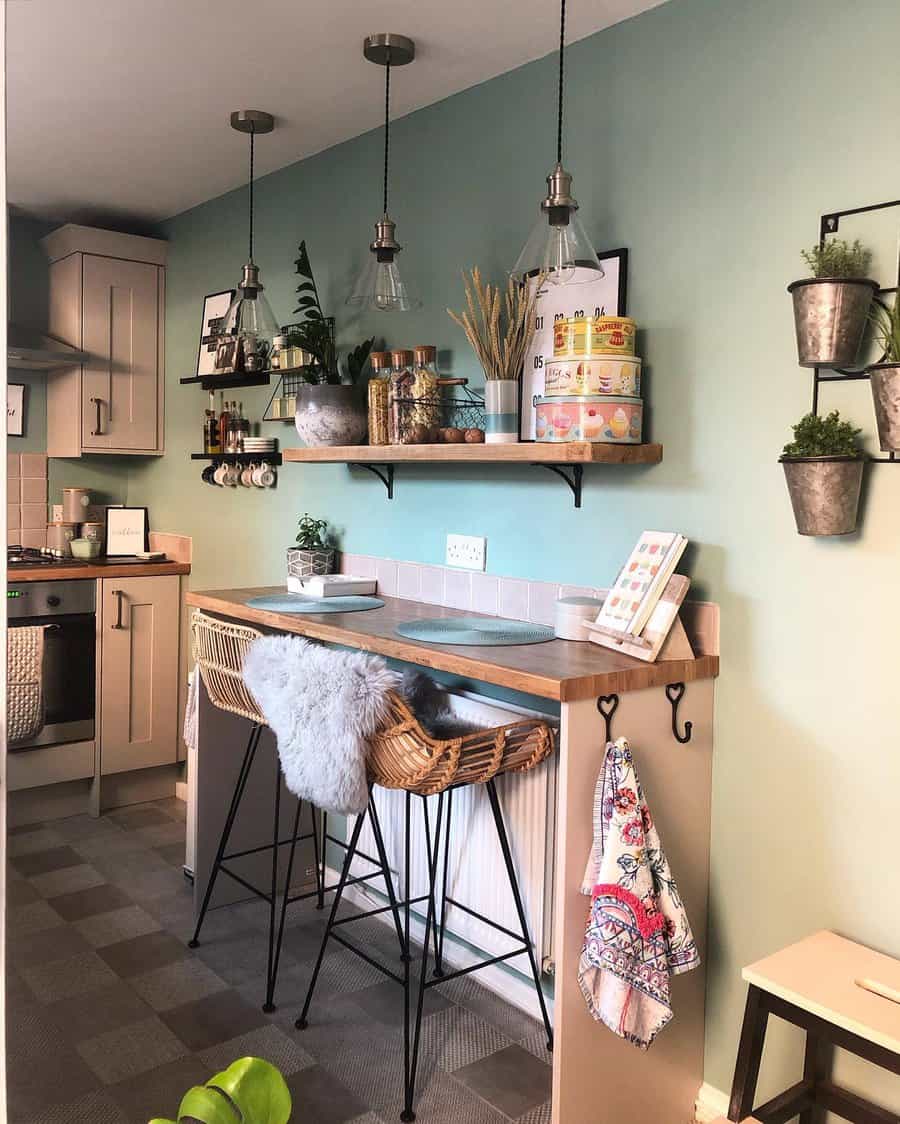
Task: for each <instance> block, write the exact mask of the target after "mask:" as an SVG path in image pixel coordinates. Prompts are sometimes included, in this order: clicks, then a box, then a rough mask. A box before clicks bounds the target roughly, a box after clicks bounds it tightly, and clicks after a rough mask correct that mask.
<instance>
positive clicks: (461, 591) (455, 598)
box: [444, 568, 472, 609]
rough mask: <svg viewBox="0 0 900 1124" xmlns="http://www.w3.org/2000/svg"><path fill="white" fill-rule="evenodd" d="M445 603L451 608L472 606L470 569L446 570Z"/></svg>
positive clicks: (468, 607) (469, 607)
mask: <svg viewBox="0 0 900 1124" xmlns="http://www.w3.org/2000/svg"><path fill="white" fill-rule="evenodd" d="M444 604H445V605H448V606H449V607H450V608H451V609H471V608H472V575H471V573H470V572H469V571H468V570H452V569H449V568H447V569H445V570H444Z"/></svg>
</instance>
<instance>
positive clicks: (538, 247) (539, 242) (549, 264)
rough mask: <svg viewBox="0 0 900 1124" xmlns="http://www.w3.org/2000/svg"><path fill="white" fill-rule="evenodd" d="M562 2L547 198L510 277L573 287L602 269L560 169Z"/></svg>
mask: <svg viewBox="0 0 900 1124" xmlns="http://www.w3.org/2000/svg"><path fill="white" fill-rule="evenodd" d="M565 53H566V0H560V19H559V78H558V82H557V113H556V167H555V168H554V169H553V171H552V172H551V173H550V175H549V176H547V195H546V196H545V198H544V199H543V200H542V201H541V218H539V219H538V222H537V223H536V225H535V227H534V228H533V230H532V232H531V234H530V236H529V238H528V241H527V242H526V243H525V246H524V248H523V249H522V252H521V254H519V258H518V261H517V262H516V264H515V266H514V267H513V269H512V276H513V277H514V278H515V279H516V280H518V281H523V280H525V279H526V278H527V277H529V276H537V275H538V274H541V273H544V274H546V276H547V280H548V281H550V282H552V283H554V284H558V285H560V284H573V283H574V284H577V283H579V282H585V281H592V280H595V279H596V276H597V272H599V273H600V274H601V275H602V274H603V267H602V266H601V264H600V260H599V259H598V257H597V253H596V251H595V250H594V247H593V245H592V244H591V241H590V239H589V238H588V235H587V231H586V230H585V229H584V226H583V224H582V222H581V220H580V219H579V218H578V216H577V215H576V211H577V210H578V200H577V199H576V198H575V197H574V196H573V195H572V175H571V173H570V172H567V171H566V169H565V168H564V167H563V162H562V149H563V94H564V89H565Z"/></svg>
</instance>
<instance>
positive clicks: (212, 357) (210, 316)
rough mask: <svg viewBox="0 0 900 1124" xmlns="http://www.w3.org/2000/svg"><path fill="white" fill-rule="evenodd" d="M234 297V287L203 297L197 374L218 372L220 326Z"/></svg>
mask: <svg viewBox="0 0 900 1124" xmlns="http://www.w3.org/2000/svg"><path fill="white" fill-rule="evenodd" d="M233 299H234V289H224V290H223V291H222V292H221V293H209V294H208V295H207V296H205V297H204V298H203V322H202V323H201V325H200V347H199V350H198V351H197V374H198V375H214V374H215V373H216V349H217V347H218V344H219V328H220V326H221V323H222V317H223V316H224V315H225V313H226V312H227V311H228V306H229V305H230V304H231V302H232V300H233Z"/></svg>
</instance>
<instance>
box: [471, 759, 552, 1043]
mask: <svg viewBox="0 0 900 1124" xmlns="http://www.w3.org/2000/svg"><path fill="white" fill-rule="evenodd" d="M486 787H487V791H488V799H489V800H490V802H491V811H492V812H493V813H494V823H495V824H496V826H497V838H498V839H499V840H500V850H501V851H502V852H503V861H504V863H505V864H506V874H507V877H508V878H509V888H510V890H512V896H513V901H514V902H515V905H516V913H517V914H518V915H519V924H520V925H521V927H522V941H523V943H524V945H525V948H526V951H527V953H528V962H529V964H530V965H531V977H532V979H533V980H534V990H535V991H536V992H537V997H538V1003H540V1005H541V1018H542V1019H543V1020H544V1030H546V1032H547V1049H548V1050H552V1049H553V1028H552V1027H551V1025H550V1016H549V1014H548V1013H547V1001H546V1000H545V999H544V992H543V990H542V989H541V972H540V968H539V967H538V962H537V957H536V956H535V954H534V945H533V944H532V943H531V936H530V934H529V932H528V920H527V918H526V916H525V907H524V905H523V904H522V895H521V893H520V892H519V880H518V878H516V868H515V865H514V864H513V859H512V852H511V851H510V849H509V839H508V838H507V835H506V827H505V825H504V823H503V809H502V808H501V807H500V798H499V797H498V796H497V786H496V783H495V781H494V779H493V777H492V778H491V779H490V780H489V781H488V782H487V786H486Z"/></svg>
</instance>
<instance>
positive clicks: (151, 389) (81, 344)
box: [42, 225, 168, 457]
mask: <svg viewBox="0 0 900 1124" xmlns="http://www.w3.org/2000/svg"><path fill="white" fill-rule="evenodd" d="M42 243H43V246H44V249H45V251H46V253H47V256H48V257H49V259H50V308H49V331H50V334H51V335H52V336H56V337H57V339H61V340H63V341H64V342H66V343H69V344H71V345H72V346H73V347H77V348H78V349H79V350H81V351H84V352H87V354H88V359H87V361H86V362H85V363H84V364H82V365H81V366H78V367H68V368H62V369H58V370H54V371H50V372H48V375H47V453H48V455H49V456H51V457H80V456H81V455H82V454H83V453H132V454H134V453H138V454H140V453H142V454H157V455H158V454H161V453H162V452H163V440H164V433H165V424H164V415H163V403H164V382H165V378H164V373H165V372H164V355H163V353H164V348H163V323H164V316H165V264H166V250H167V248H168V247H167V244H166V243H165V242H163V241H161V240H160V239H158V238H141V237H138V236H137V235H131V234H118V233H115V232H113V231H109V230H96V229H94V228H92V227H87V226H74V225H68V226H63V227H60V229H59V230H54V231H53V233H52V234H48V235H47V236H46V237H45V238H44V239H42Z"/></svg>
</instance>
